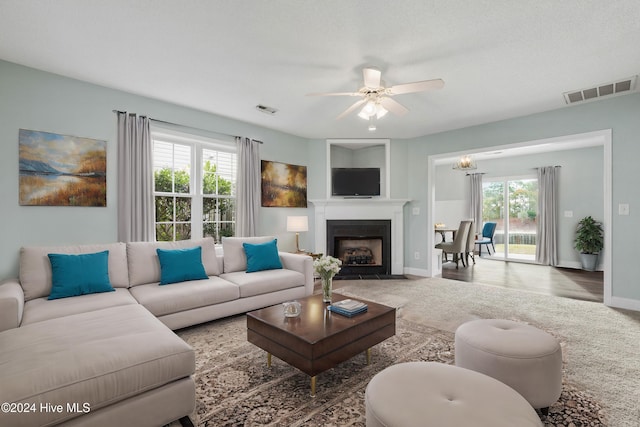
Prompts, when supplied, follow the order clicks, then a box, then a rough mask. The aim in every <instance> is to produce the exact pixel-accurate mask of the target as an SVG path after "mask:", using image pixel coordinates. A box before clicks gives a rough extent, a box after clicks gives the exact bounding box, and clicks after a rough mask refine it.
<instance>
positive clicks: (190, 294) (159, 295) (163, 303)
mask: <svg viewBox="0 0 640 427" xmlns="http://www.w3.org/2000/svg"><path fill="white" fill-rule="evenodd" d="M130 291H131V294H132V295H133V296H134V297H135V299H136V300H138V302H139V303H140V304H142V305H143V306H144V307H145V308H146V309H147V310H149V311H150V312H151V313H153V314H154V315H156V316H164V315H166V314H173V313H177V312H180V311H186V310H191V309H194V308H199V307H206V306H210V305H214V304H219V303H222V302H226V301H232V300H236V299H238V298H239V297H240V290H239V289H238V286H237V285H235V284H233V283H230V282H228V281H226V280H223V279H221V278H220V277H217V276H213V277H210V278H209V279H207V280H193V281H187V282H182V283H179V284H176V285H174V286H160V284H158V283H151V284H146V285H139V286H136V287H133V288H131V290H130Z"/></svg>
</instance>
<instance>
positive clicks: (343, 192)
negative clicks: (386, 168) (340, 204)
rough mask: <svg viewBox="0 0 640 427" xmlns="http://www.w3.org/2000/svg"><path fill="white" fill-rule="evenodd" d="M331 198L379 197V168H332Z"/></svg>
mask: <svg viewBox="0 0 640 427" xmlns="http://www.w3.org/2000/svg"><path fill="white" fill-rule="evenodd" d="M331 194H332V195H333V196H379V195H380V168H332V169H331Z"/></svg>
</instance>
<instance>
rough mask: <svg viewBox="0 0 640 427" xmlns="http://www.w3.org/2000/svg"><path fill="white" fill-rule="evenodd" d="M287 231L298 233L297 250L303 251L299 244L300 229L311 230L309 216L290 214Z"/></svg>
mask: <svg viewBox="0 0 640 427" xmlns="http://www.w3.org/2000/svg"><path fill="white" fill-rule="evenodd" d="M287 231H293V232H295V233H296V252H303V251H301V250H300V244H299V238H300V231H309V218H308V217H307V216H288V217H287Z"/></svg>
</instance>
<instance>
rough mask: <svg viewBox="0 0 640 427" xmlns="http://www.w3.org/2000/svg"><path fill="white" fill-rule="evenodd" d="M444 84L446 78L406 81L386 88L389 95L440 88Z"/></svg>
mask: <svg viewBox="0 0 640 427" xmlns="http://www.w3.org/2000/svg"><path fill="white" fill-rule="evenodd" d="M443 86H444V80H442V79H433V80H423V81H420V82H413V83H404V84H401V85H395V86H391V87H390V88H388V89H387V90H386V93H387V94H388V95H402V94H403V93H413V92H423V91H425V90H433V89H440V88H442V87H443Z"/></svg>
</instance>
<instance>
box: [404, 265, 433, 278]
mask: <svg viewBox="0 0 640 427" xmlns="http://www.w3.org/2000/svg"><path fill="white" fill-rule="evenodd" d="M404 274H411V275H412V276H422V277H431V273H430V272H429V270H425V269H422V268H413V267H405V268H404Z"/></svg>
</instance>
